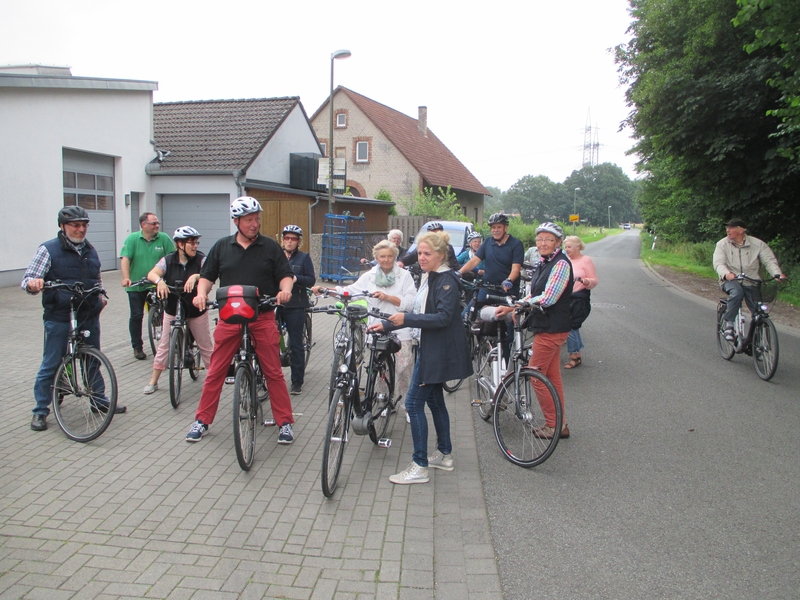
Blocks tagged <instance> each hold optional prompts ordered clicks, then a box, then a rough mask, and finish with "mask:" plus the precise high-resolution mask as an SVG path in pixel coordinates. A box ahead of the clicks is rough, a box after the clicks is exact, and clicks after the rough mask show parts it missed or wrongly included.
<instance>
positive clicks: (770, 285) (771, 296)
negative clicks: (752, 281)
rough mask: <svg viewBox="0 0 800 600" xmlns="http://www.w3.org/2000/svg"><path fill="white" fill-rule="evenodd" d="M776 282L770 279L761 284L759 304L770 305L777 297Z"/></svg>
mask: <svg viewBox="0 0 800 600" xmlns="http://www.w3.org/2000/svg"><path fill="white" fill-rule="evenodd" d="M778 287H779V286H778V281H777V280H775V279H771V280H768V281H764V282H762V283H761V302H764V303H766V304H770V303H771V302H775V298H777V297H778Z"/></svg>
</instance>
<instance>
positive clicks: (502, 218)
mask: <svg viewBox="0 0 800 600" xmlns="http://www.w3.org/2000/svg"><path fill="white" fill-rule="evenodd" d="M489 225H508V215H507V214H505V213H494V214H493V215H492V216H491V217H489Z"/></svg>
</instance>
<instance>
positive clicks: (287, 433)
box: [278, 423, 294, 444]
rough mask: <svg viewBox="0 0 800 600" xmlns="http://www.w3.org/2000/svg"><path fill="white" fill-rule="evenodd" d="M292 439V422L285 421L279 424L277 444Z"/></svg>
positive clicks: (289, 441) (291, 440)
mask: <svg viewBox="0 0 800 600" xmlns="http://www.w3.org/2000/svg"><path fill="white" fill-rule="evenodd" d="M293 441H294V434H293V433H292V424H291V423H286V425H281V432H280V434H279V435H278V443H279V444H291V443H292V442H293Z"/></svg>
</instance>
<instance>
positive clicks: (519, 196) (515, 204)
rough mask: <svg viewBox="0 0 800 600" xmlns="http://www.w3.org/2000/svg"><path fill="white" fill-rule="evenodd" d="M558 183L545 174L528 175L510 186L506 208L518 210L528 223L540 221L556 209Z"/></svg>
mask: <svg viewBox="0 0 800 600" xmlns="http://www.w3.org/2000/svg"><path fill="white" fill-rule="evenodd" d="M557 190H558V184H557V183H554V182H553V181H551V180H550V178H548V177H546V176H545V175H537V176H535V177H534V176H533V175H526V176H525V177H523V178H522V179H520V180H518V181H517V182H516V183H515V184H514V185H512V186H511V187H510V188H508V191H507V192H506V194H505V202H504V204H505V209H506V210H507V211H509V212H517V213H519V214H520V216H521V217H522V220H523V221H524V222H526V223H530V222H531V221H539V220H541V219H542V218H543V215H544V214H545V212H548V214H549V212H550V211H552V210H554V207H555V204H556V193H557Z"/></svg>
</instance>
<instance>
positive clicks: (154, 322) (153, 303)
mask: <svg viewBox="0 0 800 600" xmlns="http://www.w3.org/2000/svg"><path fill="white" fill-rule="evenodd" d="M132 285H147V286H152V287H151V288H150V289H149V290H148V292H147V300H145V303H144V310H145V312H146V313H147V335H148V337H149V338H150V350H152V352H153V356H155V354H156V350H157V349H158V343H159V341H160V340H161V335H162V334H163V332H162V331H161V328H162V325H163V323H164V307H165V306H166V302H165V301H164V300H162V299H161V298H159V297H158V294H156V288H155V286H154V285H153V283H152V282H151V281H150V280H149V279H147V278H144V279H142V280H140V281H137V282H136V283H134V284H132Z"/></svg>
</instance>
